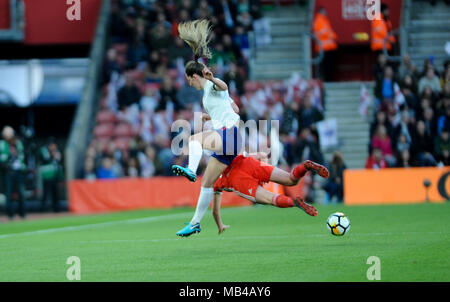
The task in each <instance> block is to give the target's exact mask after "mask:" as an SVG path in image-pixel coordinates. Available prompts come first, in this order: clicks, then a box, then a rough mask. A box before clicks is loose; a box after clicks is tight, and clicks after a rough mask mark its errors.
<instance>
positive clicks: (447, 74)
mask: <svg viewBox="0 0 450 302" xmlns="http://www.w3.org/2000/svg"><path fill="white" fill-rule="evenodd" d="M440 82H441V87H442V90H444V88H445V86H446V85H449V83H450V61H446V62H445V64H444V72H443V73H442V77H441V80H440Z"/></svg>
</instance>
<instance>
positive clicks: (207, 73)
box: [203, 67, 228, 91]
mask: <svg viewBox="0 0 450 302" xmlns="http://www.w3.org/2000/svg"><path fill="white" fill-rule="evenodd" d="M203 76H204V77H205V79H207V80H210V81H211V82H213V83H214V86H215V89H216V90H219V91H225V90H228V85H227V84H226V83H225V82H224V81H222V80H221V79H218V78H215V77H214V75H213V73H212V71H211V70H209V68H208V67H205V68H204V69H203Z"/></svg>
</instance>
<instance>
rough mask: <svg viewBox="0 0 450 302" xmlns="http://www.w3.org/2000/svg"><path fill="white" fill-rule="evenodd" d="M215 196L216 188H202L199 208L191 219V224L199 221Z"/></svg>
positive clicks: (198, 202) (198, 203)
mask: <svg viewBox="0 0 450 302" xmlns="http://www.w3.org/2000/svg"><path fill="white" fill-rule="evenodd" d="M213 197H214V188H204V187H202V188H201V190H200V196H199V197H198V201H197V208H196V209H195V214H194V217H193V218H192V220H191V224H196V223H199V222H200V220H202V218H203V216H204V215H205V213H206V210H208V207H209V204H210V203H211V200H212V199H213Z"/></svg>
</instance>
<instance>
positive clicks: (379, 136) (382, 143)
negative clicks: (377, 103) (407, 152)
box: [372, 125, 395, 167]
mask: <svg viewBox="0 0 450 302" xmlns="http://www.w3.org/2000/svg"><path fill="white" fill-rule="evenodd" d="M372 148H374V149H380V150H381V153H382V154H383V158H384V159H385V160H386V162H387V163H388V165H389V166H390V167H392V166H394V165H395V157H394V152H393V151H392V144H391V139H390V138H389V136H388V135H387V132H386V127H384V126H383V125H380V126H378V128H377V130H376V132H375V135H374V136H373V137H372Z"/></svg>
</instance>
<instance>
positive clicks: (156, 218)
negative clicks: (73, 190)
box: [0, 212, 190, 239]
mask: <svg viewBox="0 0 450 302" xmlns="http://www.w3.org/2000/svg"><path fill="white" fill-rule="evenodd" d="M189 214H190V212H187V213H178V214H169V215H161V216H153V217H143V218H133V219H125V220H117V221H107V222H99V223H91V224H83V225H75V226H68V227H61V228H50V229H44V230H37V231H30V232H22V233H12V234H4V235H0V239H6V238H11V237H18V236H26V235H36V234H48V233H57V232H66V231H78V230H83V229H93V228H102V227H108V226H113V225H119V224H134V223H145V222H154V221H160V220H167V219H174V218H179V217H183V216H186V215H189Z"/></svg>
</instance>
